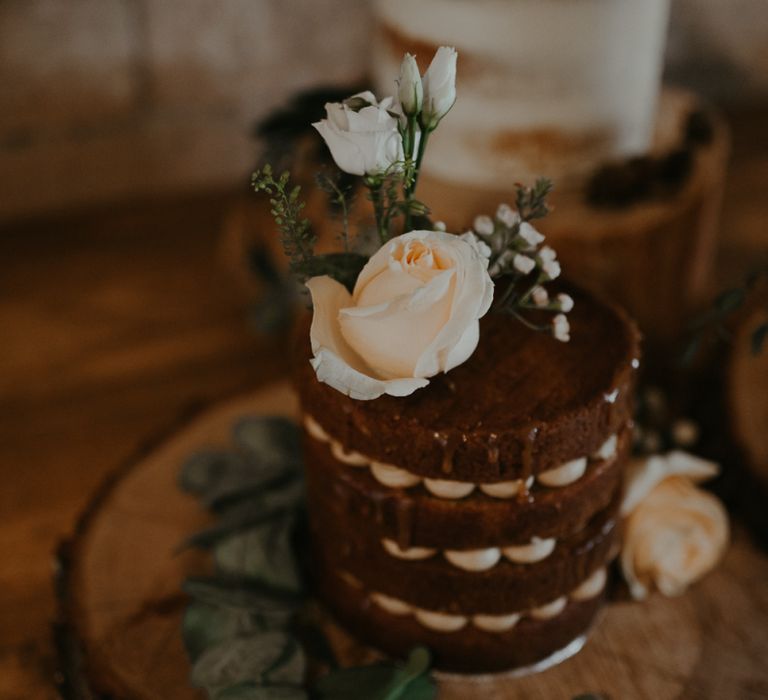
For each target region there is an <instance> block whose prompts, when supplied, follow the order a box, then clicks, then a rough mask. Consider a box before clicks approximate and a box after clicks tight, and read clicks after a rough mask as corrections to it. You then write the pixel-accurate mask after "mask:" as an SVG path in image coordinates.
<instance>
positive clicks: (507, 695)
mask: <svg viewBox="0 0 768 700" xmlns="http://www.w3.org/2000/svg"><path fill="white" fill-rule="evenodd" d="M296 410H297V409H296V399H295V397H294V395H293V393H292V392H291V390H290V388H289V386H288V385H287V384H278V385H275V386H272V387H270V388H268V389H265V390H262V391H260V392H257V393H254V394H251V395H246V396H243V397H241V398H238V399H235V400H233V401H230V402H228V403H225V404H222V405H218V406H214V407H213V408H211V409H210V410H208V411H206V412H204V413H202V414H201V415H198V416H197V417H196V418H194V419H193V420H191V421H190V422H188V423H187V424H186V425H185V426H184V427H183V428H182V429H180V430H179V431H177V432H175V433H174V434H172V435H170V436H169V437H167V439H164V440H162V441H160V442H159V443H158V444H157V445H155V446H154V447H153V448H151V449H149V450H147V451H146V452H145V453H144V454H143V455H141V456H140V457H139V458H138V459H136V460H135V461H133V462H132V463H130V464H128V465H126V466H125V468H124V469H122V470H121V471H120V472H119V473H118V474H116V475H115V476H114V477H113V478H112V479H110V480H109V482H108V483H107V484H105V486H104V487H103V488H102V489H101V490H100V491H99V493H98V494H97V495H96V496H95V497H94V499H93V501H92V503H91V505H90V507H89V508H88V509H87V511H86V512H85V513H84V514H83V516H82V518H81V519H80V522H79V524H78V527H77V530H76V532H75V534H74V535H73V537H72V538H71V540H69V541H68V542H67V543H65V544H64V545H63V546H62V548H61V556H60V564H61V565H60V570H59V573H58V581H57V583H58V590H59V596H60V621H59V623H58V625H57V628H56V635H57V642H58V648H59V651H60V669H61V671H60V678H59V681H60V687H61V689H62V692H63V694H64V695H65V697H69V698H78V700H80V699H85V698H88V699H96V698H135V699H137V700H150V699H156V700H185V699H190V700H192V699H194V698H204V697H205V696H204V694H203V693H202V692H201V691H197V690H195V689H193V688H191V687H190V685H189V682H188V676H189V670H190V666H189V662H188V660H187V657H186V654H185V652H184V649H183V645H182V639H181V616H182V613H183V611H184V608H185V606H186V605H187V599H186V597H185V596H184V594H183V593H182V592H181V582H182V580H183V579H184V578H185V577H186V576H188V575H190V574H200V573H204V572H205V571H206V569H207V568H208V566H209V562H208V560H207V557H206V556H203V555H200V554H198V553H194V552H187V553H183V554H178V553H177V551H176V550H177V547H178V545H179V543H180V542H181V541H182V540H183V539H184V538H185V537H187V536H188V535H189V534H190V533H192V532H194V531H195V530H197V529H199V528H201V526H203V525H204V524H205V523H206V522H207V520H208V516H207V514H206V513H205V512H204V511H203V510H202V509H201V506H200V505H199V503H198V502H197V501H196V500H195V499H193V498H191V497H189V496H187V495H186V494H184V493H182V492H181V491H180V490H179V489H178V487H177V485H176V479H177V474H178V471H179V467H180V464H181V463H182V461H183V460H184V458H185V457H186V456H188V455H189V454H190V453H192V452H194V451H195V450H197V449H199V448H201V447H210V446H216V445H227V443H228V440H229V435H230V429H231V426H232V424H233V421H234V420H235V419H236V418H237V417H239V416H242V415H246V414H280V415H288V416H294V415H296ZM766 580H768V558H766V556H765V555H764V554H761V553H759V552H758V551H757V550H756V549H755V548H754V546H753V545H752V544H751V542H750V539H749V537H748V535H747V534H746V532H745V531H744V530H743V529H741V528H740V527H738V525H737V526H735V527H734V533H733V542H732V545H731V547H730V550H729V552H728V554H727V556H726V558H725V561H724V562H723V563H722V564H721V566H720V567H719V569H718V570H717V571H716V572H715V573H713V574H710V575H709V576H707V577H706V578H705V579H704V580H703V581H702V582H700V583H699V584H697V585H696V586H694V587H693V589H692V590H691V591H689V592H688V593H687V594H686V595H684V596H682V597H680V598H677V599H667V598H663V597H661V596H658V595H657V596H654V597H653V598H652V599H651V600H649V601H647V602H645V603H633V602H614V603H611V604H610V605H609V606H607V609H606V611H605V612H604V614H603V615H602V617H601V619H600V620H599V622H598V624H597V626H596V627H595V629H594V630H593V632H592V634H591V636H590V639H589V641H588V643H587V645H586V647H585V648H584V650H583V651H582V652H581V653H579V654H578V655H576V656H575V657H573V658H571V659H569V660H568V661H566V662H564V663H562V664H561V665H559V666H557V667H555V668H552V669H550V670H548V671H545V672H543V673H540V674H536V675H534V676H529V677H526V678H522V679H509V678H506V679H505V678H504V677H486V678H463V679H457V678H455V677H452V678H442V679H441V680H440V693H439V698H440V699H441V700H460V699H462V700H463V699H464V698H467V697H472V698H477V697H488V698H494V699H497V700H504V699H510V700H511V699H512V698H526V699H529V700H536V699H541V700H551V699H553V698H558V699H559V698H565V699H566V700H569V699H570V698H573V697H575V696H578V695H579V694H582V693H595V694H600V695H602V696H604V697H606V698H610V699H611V700H632V699H635V698H637V699H649V700H667V699H669V700H672V698H691V699H692V698H760V697H766V695H768V668H767V667H766V664H765V659H766V657H767V656H768V587H766V586H765V584H764V582H765V581H766ZM328 632H329V637H330V638H331V640H332V642H333V644H334V645H335V646H336V648H337V650H338V651H340V652H341V655H342V658H344V659H345V660H347V661H350V662H351V661H353V660H354V659H356V658H360V656H361V654H362V652H361V649H360V647H359V646H357V645H355V643H354V642H353V640H350V639H349V637H347V636H346V635H345V634H344V633H343V632H342V631H341V630H339V629H338V628H337V627H336V626H335V625H333V624H332V623H330V622H329V623H328ZM361 700H364V699H362V698H361Z"/></svg>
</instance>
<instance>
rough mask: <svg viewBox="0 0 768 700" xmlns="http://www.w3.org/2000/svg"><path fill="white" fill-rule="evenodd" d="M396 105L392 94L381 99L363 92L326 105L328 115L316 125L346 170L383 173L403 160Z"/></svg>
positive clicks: (347, 171)
mask: <svg viewBox="0 0 768 700" xmlns="http://www.w3.org/2000/svg"><path fill="white" fill-rule="evenodd" d="M394 107H395V105H394V99H393V98H392V97H386V98H384V99H383V100H382V101H381V102H377V101H376V97H375V96H374V95H373V93H372V92H361V93H358V94H357V95H353V96H352V97H350V98H349V99H348V100H346V101H345V102H329V103H328V104H326V105H325V113H326V118H325V119H323V120H321V121H319V122H315V123H314V124H312V126H313V127H315V129H317V131H318V133H319V134H320V136H322V137H323V139H324V140H325V143H326V145H327V146H328V149H329V150H330V151H331V156H332V157H333V160H334V161H335V163H336V165H338V166H339V168H341V169H342V170H343V171H344V172H346V173H350V174H351V175H360V176H362V175H381V174H382V173H384V172H385V171H386V170H387V169H388V168H389V167H390V166H392V165H393V164H394V163H397V162H398V161H401V160H402V159H403V141H402V137H401V136H400V132H399V131H398V128H397V127H398V118H397V116H396V114H395V112H394V111H393V108H394ZM393 114H395V116H393Z"/></svg>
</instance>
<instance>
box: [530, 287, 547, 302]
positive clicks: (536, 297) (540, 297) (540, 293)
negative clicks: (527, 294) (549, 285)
mask: <svg viewBox="0 0 768 700" xmlns="http://www.w3.org/2000/svg"><path fill="white" fill-rule="evenodd" d="M531 296H532V297H533V303H534V304H536V306H546V305H547V304H549V294H547V290H546V289H544V287H536V288H535V289H534V290H533V292H531Z"/></svg>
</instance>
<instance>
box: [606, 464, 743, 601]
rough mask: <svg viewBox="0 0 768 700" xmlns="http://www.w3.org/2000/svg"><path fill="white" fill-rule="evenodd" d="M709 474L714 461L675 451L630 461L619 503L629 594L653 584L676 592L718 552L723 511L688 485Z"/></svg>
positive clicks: (643, 592)
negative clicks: (623, 491) (622, 494)
mask: <svg viewBox="0 0 768 700" xmlns="http://www.w3.org/2000/svg"><path fill="white" fill-rule="evenodd" d="M715 474H717V466H716V465H715V464H713V463H711V462H707V461H705V460H702V459H699V458H697V457H694V456H692V455H688V454H686V453H684V452H679V451H675V452H670V453H669V454H668V455H665V456H660V455H655V456H653V457H649V458H648V459H646V460H636V461H634V462H633V463H632V465H631V467H630V471H629V474H628V479H627V486H626V489H625V495H624V501H623V503H622V514H623V515H624V516H625V517H626V522H625V526H624V532H623V542H622V551H621V568H622V571H623V573H624V577H625V578H626V580H627V583H628V584H629V589H630V592H631V594H632V596H633V597H634V598H636V599H638V600H641V599H643V598H646V597H647V596H648V594H649V592H650V591H651V590H652V589H653V588H657V589H658V590H659V591H661V593H663V594H664V595H668V596H673V595H679V594H680V593H682V592H683V591H684V590H685V589H686V588H687V587H688V585H689V584H691V583H693V582H694V581H696V580H698V579H699V578H701V576H703V575H704V574H705V573H707V572H708V571H710V570H711V569H712V568H713V567H714V566H715V564H716V563H717V562H718V560H719V559H720V558H721V557H722V555H723V553H724V552H725V548H726V546H727V544H728V515H727V514H726V512H725V509H724V508H723V506H722V504H721V503H720V501H718V500H717V498H715V497H714V496H713V495H712V494H710V493H707V492H706V491H703V490H702V489H699V488H697V487H696V486H695V485H694V481H700V480H703V479H707V478H710V477H712V476H714V475H715Z"/></svg>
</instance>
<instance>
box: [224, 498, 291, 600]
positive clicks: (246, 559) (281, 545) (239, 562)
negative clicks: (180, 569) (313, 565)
mask: <svg viewBox="0 0 768 700" xmlns="http://www.w3.org/2000/svg"><path fill="white" fill-rule="evenodd" d="M294 524H295V518H294V517H293V515H292V514H291V513H284V514H282V515H280V516H278V517H277V518H276V519H275V520H272V521H270V522H268V523H264V524H263V525H260V526H258V527H255V528H251V529H250V530H246V531H245V532H242V533H239V534H236V535H232V536H230V537H227V538H226V539H224V540H222V541H221V542H219V543H218V544H217V545H216V546H215V548H214V550H213V556H214V561H215V562H216V566H217V568H218V569H219V571H221V572H223V573H225V574H229V575H237V576H242V577H246V578H250V579H256V580H259V581H263V582H264V583H266V584H268V585H271V586H274V587H276V588H280V589H284V590H289V591H295V592H297V593H298V592H299V591H300V590H301V588H302V585H301V576H300V571H299V566H298V563H297V561H296V556H295V555H294V551H293V543H292V541H291V537H292V534H293V528H294Z"/></svg>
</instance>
